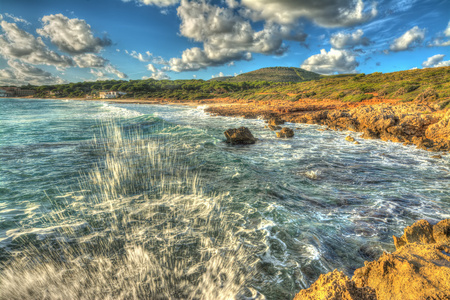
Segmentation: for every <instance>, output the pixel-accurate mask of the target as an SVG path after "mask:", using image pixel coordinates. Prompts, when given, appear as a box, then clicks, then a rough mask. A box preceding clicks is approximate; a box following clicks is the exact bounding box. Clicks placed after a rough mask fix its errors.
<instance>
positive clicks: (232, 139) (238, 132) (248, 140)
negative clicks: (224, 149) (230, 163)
mask: <svg viewBox="0 0 450 300" xmlns="http://www.w3.org/2000/svg"><path fill="white" fill-rule="evenodd" d="M224 134H225V137H226V138H227V143H230V144H232V145H236V144H254V143H255V142H256V138H255V137H254V136H253V134H252V133H251V132H250V130H249V129H248V128H247V127H239V128H233V129H228V130H227V131H225V132H224Z"/></svg>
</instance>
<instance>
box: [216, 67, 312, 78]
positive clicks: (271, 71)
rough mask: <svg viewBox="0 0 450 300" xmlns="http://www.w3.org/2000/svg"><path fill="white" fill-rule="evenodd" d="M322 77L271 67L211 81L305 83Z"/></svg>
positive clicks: (291, 68) (290, 68)
mask: <svg viewBox="0 0 450 300" xmlns="http://www.w3.org/2000/svg"><path fill="white" fill-rule="evenodd" d="M320 78H321V76H320V75H319V74H317V73H314V72H309V71H306V70H303V69H300V68H293V67H270V68H262V69H259V70H255V71H251V72H248V73H244V74H240V75H238V76H235V77H229V76H227V77H218V78H213V79H210V81H226V82H244V81H269V82H303V81H309V80H314V79H320Z"/></svg>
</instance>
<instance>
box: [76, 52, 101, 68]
mask: <svg viewBox="0 0 450 300" xmlns="http://www.w3.org/2000/svg"><path fill="white" fill-rule="evenodd" d="M73 59H74V61H75V62H76V63H77V66H78V67H80V68H103V67H105V65H106V63H107V62H108V60H107V59H104V58H103V57H100V56H97V55H95V54H92V53H85V54H80V55H76V56H74V57H73Z"/></svg>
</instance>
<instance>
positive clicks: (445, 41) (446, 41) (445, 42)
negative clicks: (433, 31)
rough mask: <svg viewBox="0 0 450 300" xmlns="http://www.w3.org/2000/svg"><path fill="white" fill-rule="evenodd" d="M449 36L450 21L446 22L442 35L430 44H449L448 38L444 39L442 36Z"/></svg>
mask: <svg viewBox="0 0 450 300" xmlns="http://www.w3.org/2000/svg"><path fill="white" fill-rule="evenodd" d="M449 37H450V22H448V25H447V28H445V30H444V32H443V36H439V37H437V38H436V39H435V40H434V41H433V43H431V44H430V46H440V47H442V46H450V39H448V40H444V38H449Z"/></svg>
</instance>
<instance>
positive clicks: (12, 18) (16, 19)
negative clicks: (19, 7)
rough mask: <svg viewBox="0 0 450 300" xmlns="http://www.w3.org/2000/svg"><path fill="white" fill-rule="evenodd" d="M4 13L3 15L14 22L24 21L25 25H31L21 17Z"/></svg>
mask: <svg viewBox="0 0 450 300" xmlns="http://www.w3.org/2000/svg"><path fill="white" fill-rule="evenodd" d="M4 15H5V17H7V18H9V19H11V20H12V21H13V22H14V23H24V24H25V25H31V23H30V22H28V21H27V20H25V19H22V18H21V17H16V16H15V15H13V14H9V13H5V14H4ZM0 20H1V18H0Z"/></svg>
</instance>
